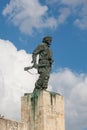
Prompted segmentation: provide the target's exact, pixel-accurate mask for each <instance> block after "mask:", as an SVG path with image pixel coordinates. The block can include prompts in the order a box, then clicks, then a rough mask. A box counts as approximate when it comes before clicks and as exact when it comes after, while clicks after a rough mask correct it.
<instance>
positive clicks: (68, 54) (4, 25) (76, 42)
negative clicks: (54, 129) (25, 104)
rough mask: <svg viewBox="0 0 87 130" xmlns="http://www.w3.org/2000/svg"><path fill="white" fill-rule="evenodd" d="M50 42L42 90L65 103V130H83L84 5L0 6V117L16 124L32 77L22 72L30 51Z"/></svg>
mask: <svg viewBox="0 0 87 130" xmlns="http://www.w3.org/2000/svg"><path fill="white" fill-rule="evenodd" d="M46 35H50V36H52V37H53V41H52V45H51V49H52V51H53V57H54V64H53V68H52V72H51V77H50V81H49V86H48V91H54V92H58V93H60V94H62V95H63V96H64V100H65V125H66V130H87V60H86V59H87V58H86V56H87V49H86V48H87V0H44V1H43V0H4V1H3V0H1V1H0V114H2V115H4V116H5V117H6V118H10V119H17V120H20V100H21V96H23V94H24V93H26V92H29V93H30V92H32V91H33V89H34V83H35V81H36V80H37V78H38V75H37V74H36V73H37V72H36V70H31V71H32V73H33V74H34V75H31V74H29V73H27V72H24V67H25V66H29V65H31V60H32V59H31V56H32V52H33V50H34V49H35V47H36V46H37V45H38V44H40V43H41V41H42V38H43V37H44V36H46Z"/></svg>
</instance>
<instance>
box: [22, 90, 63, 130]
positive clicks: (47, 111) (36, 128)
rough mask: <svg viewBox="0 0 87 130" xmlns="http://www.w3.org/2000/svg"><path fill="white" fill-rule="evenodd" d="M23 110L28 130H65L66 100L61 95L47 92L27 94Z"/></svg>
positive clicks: (23, 100) (23, 101)
mask: <svg viewBox="0 0 87 130" xmlns="http://www.w3.org/2000/svg"><path fill="white" fill-rule="evenodd" d="M21 109H22V110H21V120H22V122H24V123H25V124H26V125H27V130H65V125H64V124H65V121H64V99H63V96H61V95H60V94H57V93H53V92H48V91H45V90H44V91H40V92H35V93H31V94H25V95H24V96H23V97H22V102H21Z"/></svg>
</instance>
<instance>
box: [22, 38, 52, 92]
mask: <svg viewBox="0 0 87 130" xmlns="http://www.w3.org/2000/svg"><path fill="white" fill-rule="evenodd" d="M51 42H52V37H50V36H46V37H44V38H43V40H42V43H41V44H40V45H38V46H37V48H36V49H35V50H34V51H33V53H32V63H33V66H32V68H33V67H34V68H36V69H37V71H38V74H39V78H38V80H37V81H36V83H35V88H34V91H38V90H43V89H47V86H48V81H49V77H50V72H51V68H52V63H53V58H52V51H51V49H50V45H51ZM38 55H39V59H38V63H37V56H38ZM28 69H29V67H25V68H24V70H25V71H27V70H28Z"/></svg>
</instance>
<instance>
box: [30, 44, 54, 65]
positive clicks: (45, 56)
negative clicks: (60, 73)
mask: <svg viewBox="0 0 87 130" xmlns="http://www.w3.org/2000/svg"><path fill="white" fill-rule="evenodd" d="M37 55H39V60H38V66H51V65H52V63H53V58H52V51H51V49H50V47H49V45H48V44H47V43H42V44H40V45H38V47H37V48H36V49H35V50H34V52H33V54H32V59H33V63H36V60H37Z"/></svg>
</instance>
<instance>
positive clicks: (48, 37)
mask: <svg viewBox="0 0 87 130" xmlns="http://www.w3.org/2000/svg"><path fill="white" fill-rule="evenodd" d="M42 42H44V43H47V44H50V43H51V42H52V37H51V36H46V37H44V38H43V40H42Z"/></svg>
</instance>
